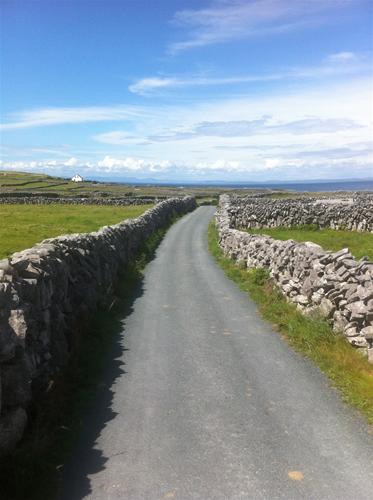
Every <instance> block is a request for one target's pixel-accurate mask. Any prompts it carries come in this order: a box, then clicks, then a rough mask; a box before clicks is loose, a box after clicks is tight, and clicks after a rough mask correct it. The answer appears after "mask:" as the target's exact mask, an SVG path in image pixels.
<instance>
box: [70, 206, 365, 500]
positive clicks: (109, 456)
mask: <svg viewBox="0 0 373 500" xmlns="http://www.w3.org/2000/svg"><path fill="white" fill-rule="evenodd" d="M212 215H213V209H212V208H211V207H201V208H199V209H198V210H196V211H195V212H194V213H192V214H189V215H187V216H185V217H184V218H183V219H181V220H180V221H179V222H177V223H176V224H175V225H174V226H173V227H172V228H171V229H170V230H169V232H168V234H167V236H166V238H165V239H164V240H163V242H162V244H161V245H160V247H159V249H158V251H157V254H156V258H155V259H154V260H153V261H152V262H151V263H150V264H149V265H148V266H147V268H146V272H145V279H144V283H143V290H142V292H141V294H139V296H138V298H137V299H136V300H135V302H134V304H133V310H132V313H131V314H130V315H129V316H128V317H127V318H126V319H125V320H124V322H123V325H122V330H123V334H122V336H121V340H120V342H118V345H117V346H116V352H115V353H114V355H113V360H111V362H110V366H109V367H108V370H107V373H106V380H105V384H103V385H102V388H101V390H100V393H99V395H98V399H97V402H96V403H95V405H94V407H93V409H92V410H91V412H90V418H89V419H88V420H87V423H86V424H85V426H84V433H83V436H82V439H81V442H80V443H79V445H78V447H77V450H76V453H75V455H74V457H73V459H72V461H71V463H70V464H68V465H67V466H66V470H65V474H64V491H63V494H62V497H61V498H63V499H64V500H77V499H81V498H90V499H95V500H106V499H129V500H142V499H147V500H153V499H154V500H158V499H170V498H171V499H173V498H174V499H183V500H188V499H200V500H210V499H219V500H220V499H234V500H235V499H277V498H286V499H338V500H341V499H357V500H360V499H368V498H370V499H372V498H373V466H372V458H373V446H372V436H371V435H369V432H368V427H367V426H366V425H365V424H364V422H363V421H362V419H361V418H360V417H359V416H358V415H357V414H356V413H355V412H354V411H353V410H350V409H349V408H348V407H346V406H345V405H344V404H343V403H341V401H340V399H339V397H338V395H337V393H336V392H335V391H334V390H333V389H332V388H330V387H329V384H328V382H327V380H326V379H325V377H324V376H323V375H322V374H321V373H320V372H319V371H318V370H317V369H316V368H315V367H313V366H312V365H311V364H310V363H309V362H308V361H306V360H304V359H303V358H302V357H301V356H300V355H298V354H296V353H294V352H293V351H292V350H291V349H290V348H289V347H288V345H287V344H286V343H285V342H284V341H283V340H281V338H280V336H279V335H278V334H277V333H275V332H274V331H273V330H272V329H271V327H270V325H268V324H267V323H265V322H264V321H263V320H262V319H261V318H260V317H259V315H258V313H257V311H256V308H255V305H253V303H251V302H250V301H249V300H248V298H247V296H246V295H245V294H243V293H242V292H240V291H239V290H238V288H237V287H236V285H235V284H234V283H232V282H231V281H229V280H228V279H227V278H226V277H225V275H224V273H223V272H222V271H221V270H220V269H219V268H218V267H217V265H216V264H215V263H214V261H213V259H212V258H211V257H210V255H209V254H208V250H207V241H206V230H207V225H208V222H209V220H210V218H211V217H212Z"/></svg>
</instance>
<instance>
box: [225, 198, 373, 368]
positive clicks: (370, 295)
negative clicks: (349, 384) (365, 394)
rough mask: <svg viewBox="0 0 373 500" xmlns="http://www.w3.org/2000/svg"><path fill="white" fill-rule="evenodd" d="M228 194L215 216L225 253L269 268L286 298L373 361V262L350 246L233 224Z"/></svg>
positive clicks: (234, 221)
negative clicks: (333, 247) (333, 248)
mask: <svg viewBox="0 0 373 500" xmlns="http://www.w3.org/2000/svg"><path fill="white" fill-rule="evenodd" d="M232 214H235V215H236V214H237V212H236V205H235V204H233V207H232V205H231V201H230V198H229V196H227V195H223V196H221V197H220V202H219V210H218V212H217V215H216V220H217V227H218V231H219V243H220V246H221V248H222V250H223V252H224V254H225V255H226V256H228V257H230V258H232V259H234V260H236V261H237V262H239V263H241V264H243V265H245V266H247V267H248V268H250V267H263V268H267V269H269V270H270V273H271V277H272V278H273V280H274V282H275V283H276V284H277V286H278V287H279V288H280V290H281V291H282V292H283V293H284V295H285V296H286V297H287V299H288V300H289V301H291V302H294V303H295V304H297V307H298V309H300V310H301V311H302V312H304V313H305V314H311V313H313V312H317V313H320V314H321V315H322V316H324V317H325V318H327V319H328V320H329V322H330V323H331V324H332V325H333V328H334V330H336V331H341V332H343V333H344V335H345V336H346V338H347V340H348V341H349V342H350V344H352V345H353V346H356V347H359V348H362V349H364V350H367V349H368V355H369V358H370V359H371V360H372V361H373V344H372V343H373V263H372V262H369V261H368V259H367V258H363V259H361V260H360V261H356V260H355V259H354V257H353V256H352V255H351V254H350V253H349V251H348V249H347V248H345V249H343V250H340V251H339V252H328V251H325V250H324V249H323V248H322V247H320V246H319V245H316V244H315V243H297V242H295V241H293V240H287V241H280V240H275V239H273V238H270V237H269V236H265V235H256V234H248V233H246V232H244V231H239V230H237V229H234V224H235V223H237V220H240V219H239V217H238V218H237V215H236V216H235V217H234V218H233V217H232Z"/></svg>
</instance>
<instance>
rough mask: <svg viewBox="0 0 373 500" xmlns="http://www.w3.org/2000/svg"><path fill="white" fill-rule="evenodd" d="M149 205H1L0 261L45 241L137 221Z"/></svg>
mask: <svg viewBox="0 0 373 500" xmlns="http://www.w3.org/2000/svg"><path fill="white" fill-rule="evenodd" d="M151 206H152V205H136V206H134V205H132V206H128V207H112V206H95V205H87V206H83V205H57V204H56V205H0V259H2V258H4V257H7V256H9V255H11V254H12V253H14V252H18V251H19V250H23V249H25V248H30V247H31V246H33V245H35V243H38V242H40V241H42V240H44V239H46V238H52V237H54V236H59V235H61V234H69V233H86V232H90V231H96V230H97V229H98V228H100V227H102V226H107V225H110V224H117V223H118V222H120V221H122V220H124V219H130V218H133V217H138V216H139V215H141V214H142V213H143V212H145V210H147V209H148V208H150V207H151Z"/></svg>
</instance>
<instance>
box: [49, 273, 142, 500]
mask: <svg viewBox="0 0 373 500" xmlns="http://www.w3.org/2000/svg"><path fill="white" fill-rule="evenodd" d="M121 286H122V287H125V286H126V283H124V282H123V284H122V285H121ZM130 288H132V287H130ZM142 294H143V284H142V279H141V280H140V279H139V277H137V283H136V285H135V287H134V288H132V293H131V294H130V296H128V292H127V293H125V296H124V297H120V299H119V300H118V302H117V304H116V305H115V308H114V309H115V310H114V311H113V315H112V318H111V319H110V324H108V325H107V326H108V328H110V330H111V331H112V333H113V338H114V342H113V345H112V348H111V349H110V352H109V354H108V355H107V356H106V358H107V359H106V360H105V368H104V372H103V376H102V379H101V382H100V384H99V388H98V391H97V394H96V396H95V397H94V401H93V402H92V403H91V404H90V405H89V408H88V410H87V412H85V415H84V416H83V419H82V431H81V435H80V437H79V441H78V443H77V446H76V447H75V449H74V451H73V454H72V457H71V459H70V460H69V461H68V463H67V464H66V465H65V466H64V468H63V471H62V485H61V488H60V492H59V495H58V499H59V500H79V499H82V498H85V497H86V496H88V495H89V494H90V493H91V485H90V479H89V476H90V475H93V474H96V473H97V472H99V471H102V470H103V469H105V464H106V462H107V460H108V457H105V456H104V455H103V454H102V451H101V450H98V449H96V448H95V444H96V440H97V438H98V437H99V436H100V434H101V432H102V430H103V429H104V428H105V427H106V425H107V424H108V423H109V422H110V421H111V420H113V419H114V418H115V417H116V416H117V413H116V412H114V411H113V410H112V408H111V406H112V401H113V396H114V391H113V390H112V387H113V384H114V383H115V381H116V380H117V379H118V378H119V377H120V376H121V375H122V374H125V373H126V371H125V367H124V365H125V363H124V362H123V361H122V355H123V352H125V351H127V350H128V349H126V348H125V338H124V335H123V332H124V328H125V318H126V317H128V316H129V315H130V314H131V312H132V311H133V308H134V303H135V302H136V300H137V299H138V298H139V297H141V295H142ZM119 295H120V294H119Z"/></svg>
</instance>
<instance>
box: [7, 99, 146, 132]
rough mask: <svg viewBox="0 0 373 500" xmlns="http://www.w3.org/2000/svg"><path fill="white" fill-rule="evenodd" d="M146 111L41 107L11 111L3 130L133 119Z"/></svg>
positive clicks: (110, 108) (115, 108)
mask: <svg viewBox="0 0 373 500" xmlns="http://www.w3.org/2000/svg"><path fill="white" fill-rule="evenodd" d="M145 115H146V111H145V110H144V109H141V110H140V109H139V108H136V107H131V106H123V105H119V106H91V107H70V108H69V107H64V108H41V109H36V110H29V111H21V112H18V113H12V114H11V115H10V116H9V118H10V120H11V121H10V122H7V123H3V124H2V125H0V128H2V129H3V130H11V129H21V128H28V127H41V126H46V125H61V124H67V123H87V122H103V121H123V120H134V119H138V118H139V117H140V116H145Z"/></svg>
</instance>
